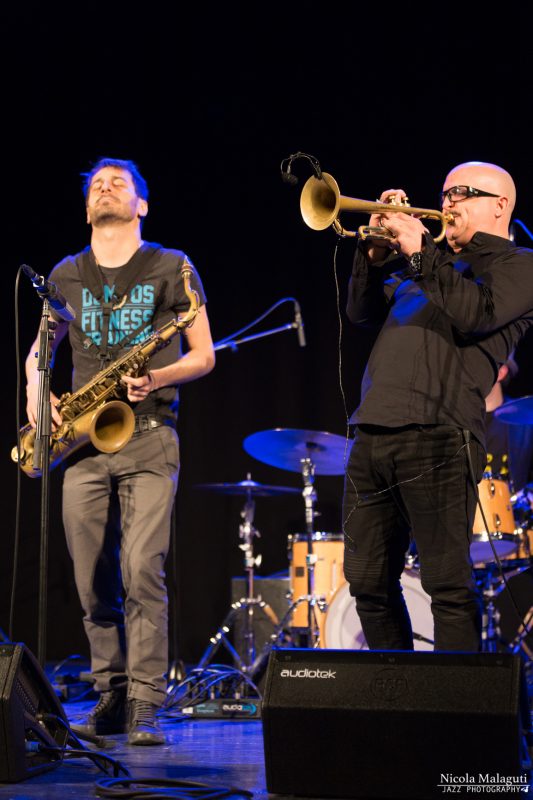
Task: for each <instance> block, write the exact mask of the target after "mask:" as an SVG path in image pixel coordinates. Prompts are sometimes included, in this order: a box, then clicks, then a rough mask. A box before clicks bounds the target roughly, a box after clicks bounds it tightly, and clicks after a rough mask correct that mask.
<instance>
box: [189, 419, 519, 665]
mask: <svg viewBox="0 0 533 800" xmlns="http://www.w3.org/2000/svg"><path fill="white" fill-rule="evenodd" d="M514 416H516V412H514ZM531 422H532V423H533V413H532V419H531ZM243 447H244V450H245V451H246V452H247V453H248V454H249V455H251V456H252V457H253V458H255V459H257V460H258V461H261V462H262V463H264V464H268V465H270V466H274V467H278V468H280V469H284V470H287V471H290V472H297V473H300V475H301V478H302V484H303V488H302V489H301V490H300V489H297V488H292V487H287V486H273V485H264V484H260V483H256V482H255V481H253V480H251V476H250V475H248V477H247V479H246V480H244V481H241V482H240V483H211V484H209V483H208V484H200V485H199V486H198V488H200V489H203V490H206V491H211V492H215V493H219V494H225V495H234V496H242V497H243V498H244V506H243V509H242V511H241V519H242V521H241V524H240V526H239V538H240V539H241V540H242V543H241V544H240V549H241V550H242V551H243V554H244V569H245V573H246V576H247V581H246V585H247V595H246V597H243V598H241V599H240V600H239V601H238V602H236V603H233V605H232V606H231V609H230V611H229V613H228V614H227V616H226V617H225V619H224V620H223V622H222V624H221V626H220V628H219V629H218V631H217V632H216V634H215V635H214V636H213V637H212V638H211V640H210V643H209V645H208V647H207V649H206V651H205V652H204V654H203V656H202V658H201V660H200V662H199V664H198V668H205V667H206V666H207V665H208V664H209V663H210V661H211V660H212V658H213V656H214V654H215V652H216V651H217V650H218V648H219V646H220V645H224V647H226V649H227V650H228V651H229V653H230V655H231V657H232V658H233V661H234V663H235V666H236V667H237V668H238V669H239V670H240V671H242V672H243V673H244V674H247V675H249V676H250V678H251V679H254V677H255V676H256V675H257V674H258V673H260V672H261V670H262V668H263V667H264V665H265V663H266V660H267V659H268V655H269V653H270V650H271V648H272V646H273V645H275V644H281V643H284V644H285V645H287V644H288V645H289V646H298V647H319V648H334V649H357V650H360V649H366V648H367V644H366V641H365V638H364V635H363V631H362V626H361V623H360V621H359V618H358V616H357V612H356V609H355V603H354V600H353V598H352V597H351V595H350V593H349V588H348V584H347V583H346V580H345V578H344V572H343V535H342V533H330V532H323V531H315V530H314V521H315V517H316V516H317V512H316V502H317V493H316V489H315V485H314V479H315V476H317V475H339V476H340V475H343V474H344V472H345V464H346V460H347V454H348V448H349V441H348V439H347V438H346V437H343V436H338V435H335V434H331V433H327V432H323V431H309V430H299V429H285V428H275V429H271V430H265V431H260V432H258V433H254V434H252V435H250V436H248V437H247V438H246V439H245V440H244V442H243ZM479 493H480V501H481V506H482V509H483V512H484V516H485V520H486V522H487V524H485V522H484V520H483V516H482V514H481V513H480V510H479V508H478V510H477V513H476V517H475V522H474V531H473V539H472V544H471V557H472V561H473V564H474V573H475V575H476V579H477V581H478V585H479V587H480V590H481V593H482V597H483V630H482V637H483V649H484V650H485V651H495V650H498V649H501V647H502V641H501V636H500V629H499V624H498V623H499V611H498V604H497V602H496V599H497V597H498V595H499V594H500V593H501V592H502V591H503V590H504V589H505V588H506V583H507V581H506V579H505V578H504V576H503V572H506V573H507V577H510V576H514V575H516V574H518V573H520V572H522V571H524V570H525V569H527V568H528V567H529V566H530V565H531V556H532V551H533V533H532V528H533V486H531V487H529V488H528V487H526V488H525V489H524V490H523V491H522V492H520V493H517V494H513V493H512V491H511V487H510V484H509V482H508V481H507V480H505V476H503V475H499V476H497V477H496V476H493V475H491V474H490V472H487V473H485V475H484V477H483V479H482V481H481V483H480V485H479ZM297 494H299V495H301V496H302V498H303V501H304V506H305V522H306V525H305V527H306V530H305V532H304V533H296V534H291V535H289V536H288V563H289V579H290V581H289V585H290V592H289V594H288V596H287V597H288V604H287V605H288V607H287V611H286V613H285V615H284V616H283V618H282V619H281V620H280V619H278V617H277V615H276V614H275V613H274V611H273V610H272V608H271V607H270V606H269V605H268V604H267V603H266V602H265V601H264V600H263V599H262V598H261V597H256V596H255V594H254V570H255V568H256V567H258V566H259V565H260V563H261V556H256V555H255V554H254V547H253V543H254V539H255V538H256V537H258V536H260V533H259V531H258V530H257V529H256V528H255V526H254V524H253V522H254V512H255V499H256V498H263V497H276V496H281V495H297ZM487 527H488V530H487ZM498 562H499V563H498ZM401 583H402V587H403V592H404V597H405V601H406V604H407V608H408V610H409V614H410V616H411V621H412V627H413V638H414V642H415V644H414V647H415V650H430V649H432V648H433V618H432V614H431V600H430V597H429V596H428V595H427V594H426V593H425V592H424V590H423V589H422V585H421V581H420V572H419V568H418V560H417V557H416V552H409V553H407V554H406V564H405V570H404V573H403V575H402V578H401ZM532 605H533V598H532ZM258 610H260V611H261V612H262V613H264V614H265V615H266V616H267V617H268V619H269V621H270V623H271V625H272V635H271V636H270V640H269V641H267V643H266V644H265V646H264V647H263V649H262V650H261V652H260V653H259V654H257V653H256V648H255V641H254V624H253V622H254V615H255V613H256V612H257V611H258ZM531 611H533V608H532V609H530V612H531ZM239 616H240V617H241V618H242V620H243V623H244V625H243V631H244V634H243V645H242V647H241V652H239V651H238V649H237V648H236V647H235V645H234V644H233V643H232V641H231V639H230V631H231V629H232V627H233V626H234V624H235V622H236V621H237V619H238V617H239ZM517 627H518V626H517ZM526 637H527V630H524V629H519V631H518V636H517V637H516V640H515V642H514V646H515V649H516V650H518V649H519V648H520V647H521V645H522V643H523V642H524V640H525V639H526ZM524 649H525V650H526V652H528V650H527V645H525V644H524Z"/></svg>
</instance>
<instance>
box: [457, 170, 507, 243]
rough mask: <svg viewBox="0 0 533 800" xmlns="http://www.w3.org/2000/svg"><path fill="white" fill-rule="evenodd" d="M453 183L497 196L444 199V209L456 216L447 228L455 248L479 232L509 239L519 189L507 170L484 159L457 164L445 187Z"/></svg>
mask: <svg viewBox="0 0 533 800" xmlns="http://www.w3.org/2000/svg"><path fill="white" fill-rule="evenodd" d="M454 186H471V187H473V188H474V189H480V190H482V191H484V192H489V193H490V194H493V195H495V197H467V198H465V199H463V200H458V201H455V202H452V201H450V200H448V199H447V198H445V200H444V203H443V209H444V210H445V211H446V212H448V213H450V214H452V216H453V217H454V219H453V222H452V223H450V224H449V225H448V227H447V229H446V237H447V239H448V243H449V244H450V246H451V247H452V249H453V250H455V251H458V250H461V249H462V248H463V247H464V246H465V245H466V244H468V242H469V241H470V239H471V238H472V236H473V235H474V233H476V231H480V232H484V233H491V234H494V235H495V236H502V237H504V238H508V236H509V224H510V222H511V216H512V213H513V209H514V206H515V203H516V189H515V185H514V181H513V179H512V177H511V176H510V175H509V173H508V172H507V171H506V170H504V169H502V167H498V166H497V165H496V164H488V163H486V162H483V161H468V162H466V163H464V164H458V166H456V167H454V168H453V169H452V170H451V172H449V173H448V175H447V176H446V180H445V182H444V187H443V190H444V191H446V190H447V189H451V188H452V187H454Z"/></svg>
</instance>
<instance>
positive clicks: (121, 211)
mask: <svg viewBox="0 0 533 800" xmlns="http://www.w3.org/2000/svg"><path fill="white" fill-rule="evenodd" d="M134 219H135V215H134V214H132V212H131V210H130V209H129V208H107V207H103V208H92V209H91V210H90V211H89V222H90V223H91V225H92V226H93V227H94V228H103V227H105V226H107V225H126V224H127V223H128V222H132V221H133V220H134Z"/></svg>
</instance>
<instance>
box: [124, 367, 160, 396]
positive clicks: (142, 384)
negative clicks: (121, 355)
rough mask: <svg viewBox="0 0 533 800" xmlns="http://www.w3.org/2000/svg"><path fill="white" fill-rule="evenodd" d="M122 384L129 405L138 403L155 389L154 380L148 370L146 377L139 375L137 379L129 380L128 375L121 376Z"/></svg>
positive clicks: (153, 376)
mask: <svg viewBox="0 0 533 800" xmlns="http://www.w3.org/2000/svg"><path fill="white" fill-rule="evenodd" d="M121 380H122V383H125V384H126V386H127V390H128V400H129V401H130V402H131V403H139V402H140V401H141V400H144V399H145V397H148V395H149V394H150V392H153V391H154V389H155V388H156V378H155V375H154V373H153V372H151V371H150V370H149V371H148V372H147V373H146V375H140V376H139V377H138V378H131V377H130V376H129V375H123V376H122V378H121Z"/></svg>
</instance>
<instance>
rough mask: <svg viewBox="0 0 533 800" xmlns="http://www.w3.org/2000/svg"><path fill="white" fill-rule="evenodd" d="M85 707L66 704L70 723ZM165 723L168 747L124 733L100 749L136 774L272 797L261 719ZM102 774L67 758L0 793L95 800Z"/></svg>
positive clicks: (1, 788)
mask: <svg viewBox="0 0 533 800" xmlns="http://www.w3.org/2000/svg"><path fill="white" fill-rule="evenodd" d="M83 705H86V706H87V707H90V704H83ZM81 707H82V704H80V703H65V704H64V709H65V711H66V713H67V715H68V717H69V719H70V721H71V722H73V721H74V719H75V717H78V716H79V714H80V710H81ZM162 726H163V729H164V731H165V735H166V737H167V744H166V745H164V746H156V747H132V746H131V745H128V744H127V741H126V740H127V736H126V735H125V734H122V735H120V736H112V737H109V741H110V742H111V741H112V742H113V743H115V746H114V747H113V748H112V749H106V750H105V751H102V752H105V753H106V754H107V755H109V756H111V757H112V758H114V759H116V760H118V761H120V762H121V763H122V764H124V766H126V767H127V768H128V769H129V771H130V772H131V773H132V776H133V777H134V778H141V777H145V778H146V777H148V778H158V779H164V778H173V779H177V780H188V781H197V782H200V783H205V784H209V785H210V786H216V787H220V788H221V787H227V788H229V787H231V786H234V787H237V788H242V789H247V790H248V791H250V792H253V795H254V798H257V800H263V798H267V797H268V793H267V791H266V785H265V770H264V759H263V737H262V727H261V722H260V720H244V721H240V720H212V719H208V720H204V719H201V720H192V719H185V720H183V721H178V720H172V719H165V718H163V719H162ZM102 777H104V773H103V772H101V771H100V770H99V769H97V767H95V766H94V765H93V764H92V763H91V762H90V761H89V760H88V759H85V758H82V759H80V760H76V761H70V760H69V761H65V762H63V763H62V764H60V765H59V766H57V767H55V768H54V769H53V770H51V771H49V772H45V773H43V774H41V775H36V776H34V777H32V778H29V779H28V780H26V781H24V782H22V783H14V784H0V798H2V800H3V799H4V798H17V799H18V800H22V798H25V799H29V798H32V800H67V799H70V798H76V800H86V798H87V799H88V798H91V800H94V797H95V788H94V784H95V781H96V780H98V779H99V778H102ZM231 796H232V797H233V796H235V797H236V798H237V797H240V796H242V795H238V794H235V795H231Z"/></svg>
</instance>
